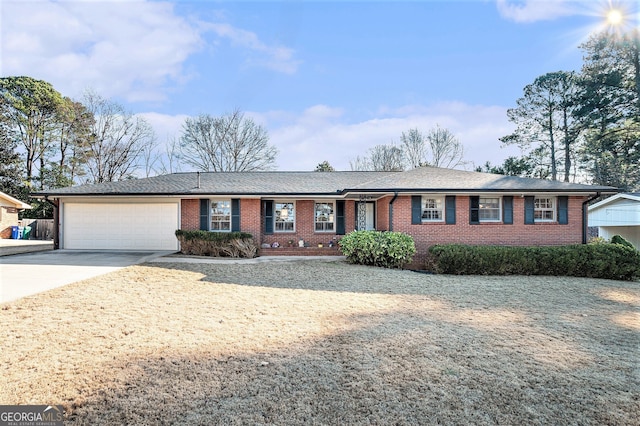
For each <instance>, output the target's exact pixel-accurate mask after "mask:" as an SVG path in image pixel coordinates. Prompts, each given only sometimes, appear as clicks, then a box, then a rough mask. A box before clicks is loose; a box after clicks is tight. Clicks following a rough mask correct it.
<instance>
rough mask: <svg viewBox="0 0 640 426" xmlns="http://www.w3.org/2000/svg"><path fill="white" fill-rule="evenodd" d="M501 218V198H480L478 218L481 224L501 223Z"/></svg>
mask: <svg viewBox="0 0 640 426" xmlns="http://www.w3.org/2000/svg"><path fill="white" fill-rule="evenodd" d="M500 217H501V215H500V198H499V197H480V200H479V205H478V218H479V220H480V222H499V221H500Z"/></svg>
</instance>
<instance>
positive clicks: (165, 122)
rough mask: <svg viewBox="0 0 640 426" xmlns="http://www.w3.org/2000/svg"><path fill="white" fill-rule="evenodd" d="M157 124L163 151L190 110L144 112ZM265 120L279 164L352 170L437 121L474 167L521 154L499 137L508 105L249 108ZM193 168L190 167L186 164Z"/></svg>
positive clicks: (509, 128)
mask: <svg viewBox="0 0 640 426" xmlns="http://www.w3.org/2000/svg"><path fill="white" fill-rule="evenodd" d="M140 115H141V116H143V117H144V118H146V119H147V120H148V121H149V123H150V124H151V125H152V126H153V128H154V130H155V132H156V135H157V136H158V143H159V145H160V151H162V152H164V145H165V144H166V143H167V142H168V141H169V142H170V140H171V138H172V137H175V138H179V137H180V134H181V131H182V123H183V122H184V119H185V118H186V116H185V115H166V114H158V113H143V114H140ZM246 115H247V116H248V117H251V118H252V119H254V120H255V121H256V122H257V123H259V124H261V125H263V126H264V127H265V128H266V129H267V131H268V132H269V141H270V143H271V144H273V145H275V146H276V147H277V148H278V150H279V152H280V153H279V155H278V161H277V168H278V170H309V171H310V170H314V169H315V167H316V166H317V165H318V163H321V162H322V161H324V160H327V161H329V163H330V164H331V165H332V166H333V167H335V168H336V169H337V170H350V165H349V161H350V160H353V159H355V158H356V157H357V156H359V155H360V156H362V155H363V154H366V153H367V151H368V150H369V148H371V147H373V146H374V145H378V144H388V143H392V142H395V143H397V144H399V143H400V135H401V134H402V132H403V131H407V130H409V129H411V128H418V129H420V130H422V131H427V130H429V129H431V128H432V127H435V126H436V125H440V126H441V127H445V128H447V129H449V130H450V131H452V132H453V133H454V134H455V135H456V137H458V139H459V140H460V142H461V143H462V144H463V145H464V147H465V160H467V161H469V162H470V164H469V166H468V167H467V168H468V169H471V168H473V167H475V166H481V165H483V164H484V163H485V162H486V161H490V162H491V163H492V164H494V165H499V164H502V162H503V161H504V159H505V158H507V157H509V156H512V155H520V151H519V150H518V149H517V148H516V147H506V148H501V143H500V141H499V140H498V138H500V137H502V136H505V135H507V134H509V133H511V132H512V131H513V126H512V125H511V124H510V123H509V122H508V121H507V115H506V108H504V107H498V106H485V105H468V104H465V103H462V102H449V103H441V104H437V105H427V106H425V105H407V106H402V107H399V108H388V107H381V108H379V110H378V111H377V112H376V113H374V114H373V115H372V116H371V117H369V118H365V119H361V120H352V119H350V118H349V117H347V114H346V110H345V109H344V108H337V107H331V106H327V105H314V106H311V107H309V108H307V109H305V110H304V111H301V112H296V111H266V112H249V111H248V112H246ZM184 171H187V170H184Z"/></svg>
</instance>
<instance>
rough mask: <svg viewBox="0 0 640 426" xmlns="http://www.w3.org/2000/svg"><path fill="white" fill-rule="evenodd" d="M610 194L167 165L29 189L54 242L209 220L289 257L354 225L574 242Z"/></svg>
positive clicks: (443, 175)
mask: <svg viewBox="0 0 640 426" xmlns="http://www.w3.org/2000/svg"><path fill="white" fill-rule="evenodd" d="M616 192H617V190H616V188H612V187H607V186H591V185H582V184H575V183H564V182H554V181H549V180H539V179H528V178H520V177H513V176H503V175H494V174H488V173H478V172H468V171H462V170H451V169H442V168H435V167H423V168H417V169H413V170H409V171H405V172H236V173H233V172H230V173H214V172H211V173H196V172H191V173H174V174H168V175H163V176H156V177H151V178H146V179H136V180H127V181H121V182H110V183H101V184H95V185H85V186H77V187H69V188H62V189H54V190H49V191H45V192H40V193H37V194H34V195H35V196H37V197H41V198H46V199H48V200H49V201H51V202H52V203H54V204H55V205H56V206H57V208H56V209H55V210H56V223H57V224H58V226H59V232H58V246H59V247H60V248H68V249H129V250H132V249H135V250H178V249H179V247H178V242H177V240H176V238H175V236H174V231H175V230H176V229H184V230H188V229H204V230H208V231H213V232H227V231H243V232H248V233H251V234H253V235H254V237H255V239H256V240H257V242H258V244H260V245H265V244H269V245H274V243H278V245H279V246H280V247H281V249H280V250H269V252H270V254H276V252H279V253H280V254H288V253H291V252H294V251H295V249H291V250H289V251H287V249H284V250H283V249H282V247H286V246H288V245H289V243H290V242H293V243H294V244H295V245H297V243H298V242H299V240H300V239H303V240H304V241H305V242H306V243H307V245H309V246H311V247H317V245H318V244H319V243H322V244H324V245H325V246H327V245H328V243H329V242H330V241H335V240H336V239H339V238H340V236H341V235H344V234H346V233H349V232H351V231H353V230H355V229H377V230H389V231H391V230H392V231H401V232H405V233H407V234H410V235H411V236H413V238H414V239H415V242H416V246H417V249H418V253H425V252H426V250H427V248H428V247H429V246H430V245H432V244H436V243H454V242H455V243H467V244H494V245H495V244H500V245H559V244H570V243H581V242H585V241H586V225H587V218H586V214H587V202H588V201H589V200H591V199H593V198H594V197H598V196H601V195H603V194H613V193H616ZM333 250H335V248H334V249H333ZM315 251H316V252H317V251H318V250H315ZM328 251H329V252H331V250H328ZM298 253H300V251H298ZM307 253H313V254H316V253H315V252H314V251H313V250H309V251H307Z"/></svg>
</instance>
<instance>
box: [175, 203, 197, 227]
mask: <svg viewBox="0 0 640 426" xmlns="http://www.w3.org/2000/svg"><path fill="white" fill-rule="evenodd" d="M180 229H183V230H185V231H192V230H197V229H200V200H198V199H195V200H193V199H189V200H182V201H181V203H180Z"/></svg>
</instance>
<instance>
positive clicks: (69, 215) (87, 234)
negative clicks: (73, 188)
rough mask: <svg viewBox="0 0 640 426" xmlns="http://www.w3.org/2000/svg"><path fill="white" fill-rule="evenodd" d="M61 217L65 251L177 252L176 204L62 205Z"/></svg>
mask: <svg viewBox="0 0 640 426" xmlns="http://www.w3.org/2000/svg"><path fill="white" fill-rule="evenodd" d="M63 214H64V216H63V231H62V232H63V238H64V239H63V241H62V245H63V248H66V249H107V250H177V249H178V240H177V239H176V236H175V231H176V229H178V204H177V203H153V204H142V203H137V204H133V203H132V204H129V203H122V204H84V203H83V204H80V203H65V204H64V212H63Z"/></svg>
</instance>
